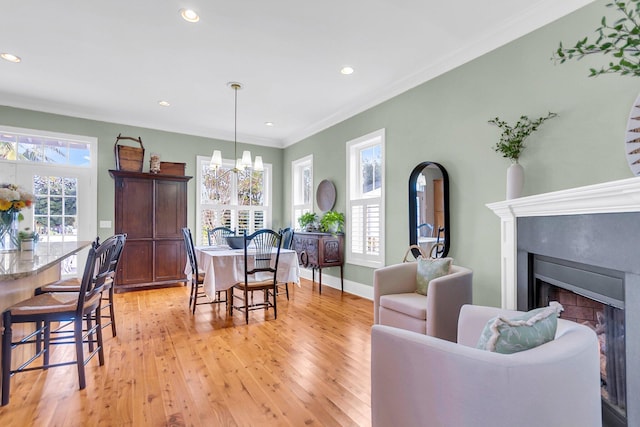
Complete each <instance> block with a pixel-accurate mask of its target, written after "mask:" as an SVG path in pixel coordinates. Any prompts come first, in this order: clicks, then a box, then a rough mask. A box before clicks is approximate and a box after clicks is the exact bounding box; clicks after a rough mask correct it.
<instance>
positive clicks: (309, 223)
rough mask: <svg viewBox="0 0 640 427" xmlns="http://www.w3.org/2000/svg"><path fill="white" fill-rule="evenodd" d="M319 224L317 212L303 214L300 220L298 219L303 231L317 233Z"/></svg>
mask: <svg viewBox="0 0 640 427" xmlns="http://www.w3.org/2000/svg"><path fill="white" fill-rule="evenodd" d="M317 222H318V215H316V214H315V212H306V213H303V214H302V215H301V216H300V218H298V224H299V225H300V229H301V230H302V231H315V230H316V228H317V225H316V224H317Z"/></svg>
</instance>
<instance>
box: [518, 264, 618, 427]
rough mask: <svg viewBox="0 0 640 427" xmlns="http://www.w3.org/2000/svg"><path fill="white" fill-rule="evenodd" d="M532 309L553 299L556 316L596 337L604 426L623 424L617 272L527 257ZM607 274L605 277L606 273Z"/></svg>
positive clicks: (547, 303)
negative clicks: (560, 309)
mask: <svg viewBox="0 0 640 427" xmlns="http://www.w3.org/2000/svg"><path fill="white" fill-rule="evenodd" d="M532 257H533V260H532V263H531V264H530V265H532V266H533V280H532V281H531V282H530V288H531V289H530V291H531V292H532V293H533V298H532V299H533V300H534V301H535V305H534V307H546V306H548V305H549V302H551V301H558V302H559V303H560V304H562V306H563V308H564V310H563V312H562V313H561V314H560V317H561V318H563V319H565V320H571V321H573V322H577V323H580V324H583V325H586V326H588V327H590V328H591V329H592V330H593V331H594V332H595V333H596V335H597V337H598V347H599V352H600V379H601V381H600V386H601V388H600V390H601V395H602V413H603V423H604V425H605V426H625V425H627V413H626V407H627V396H626V355H625V353H626V349H625V321H624V288H623V285H624V280H623V277H624V276H623V275H621V274H618V273H617V272H605V271H602V270H601V269H600V271H598V272H595V271H591V268H590V266H580V265H579V264H576V263H568V262H564V261H563V260H556V259H549V258H546V257H540V256H536V255H532ZM607 273H610V274H607Z"/></svg>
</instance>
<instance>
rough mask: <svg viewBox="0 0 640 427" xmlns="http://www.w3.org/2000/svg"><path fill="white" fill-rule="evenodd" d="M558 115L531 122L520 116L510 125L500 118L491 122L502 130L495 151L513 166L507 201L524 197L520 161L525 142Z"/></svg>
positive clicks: (508, 173)
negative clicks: (541, 126)
mask: <svg viewBox="0 0 640 427" xmlns="http://www.w3.org/2000/svg"><path fill="white" fill-rule="evenodd" d="M556 116H557V114H556V113H551V112H550V113H549V114H547V115H546V116H544V117H540V118H538V119H536V120H531V119H530V118H529V117H527V116H520V119H518V121H517V122H516V123H515V124H514V125H510V124H508V123H507V122H505V121H504V120H500V118H499V117H496V118H495V119H491V120H489V123H490V124H492V125H496V126H498V127H499V128H500V129H502V133H501V134H500V141H498V142H497V143H496V145H495V146H494V150H495V151H496V152H498V153H501V154H502V157H505V158H507V159H509V160H511V166H509V169H507V199H514V198H517V197H520V196H521V195H522V186H523V185H524V170H523V169H522V165H520V163H518V159H519V158H520V156H521V155H522V151H523V150H524V148H525V145H524V141H525V139H527V137H528V136H529V135H531V134H532V133H533V132H535V131H536V130H537V129H538V128H539V127H540V125H542V124H543V123H544V122H545V121H547V120H549V119H552V118H554V117H556Z"/></svg>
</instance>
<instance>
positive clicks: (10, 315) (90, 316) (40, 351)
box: [0, 239, 120, 406]
mask: <svg viewBox="0 0 640 427" xmlns="http://www.w3.org/2000/svg"><path fill="white" fill-rule="evenodd" d="M119 241H120V240H119V239H109V240H107V241H105V243H103V244H102V245H100V246H99V247H97V248H93V247H92V248H90V249H89V254H88V255H87V263H86V265H85V269H84V274H83V275H82V280H81V284H80V292H78V293H74V292H51V293H44V294H40V295H35V296H33V297H31V298H29V299H27V300H24V301H21V302H19V303H17V304H15V305H13V306H11V307H9V308H7V309H6V310H5V311H4V312H3V313H2V318H3V321H4V331H3V333H2V358H1V361H0V365H1V367H2V406H4V405H7V404H8V403H9V389H10V385H11V377H12V376H13V375H14V374H16V373H18V372H25V371H32V370H36V369H45V370H46V369H48V368H52V367H56V366H65V365H73V364H75V365H76V366H77V368H78V382H79V385H80V389H81V390H82V389H84V388H85V387H86V379H85V372H84V366H85V364H86V363H88V362H89V360H91V359H92V358H93V356H95V355H96V354H98V360H99V363H100V365H101V366H102V365H104V351H103V347H102V325H101V312H100V308H101V307H100V304H101V301H102V299H101V297H102V291H103V290H104V288H105V284H106V282H107V281H109V280H112V278H113V274H114V273H113V272H114V271H115V269H114V267H113V266H114V265H115V264H116V263H117V261H116V259H115V258H116V256H115V252H116V251H117V248H118V242H119ZM52 322H71V323H70V324H72V325H73V330H72V331H70V330H67V329H60V328H57V329H55V330H52V329H51V323H52ZM83 322H86V325H87V328H86V330H83ZM16 323H35V325H36V329H35V331H34V332H32V333H30V334H28V335H27V336H25V337H22V338H21V339H20V340H18V341H13V330H12V326H13V325H14V324H16ZM52 334H53V337H52ZM85 343H86V344H88V347H89V354H88V355H87V358H85V357H84V344H85ZM23 344H35V354H34V355H33V356H32V357H31V358H30V359H29V360H27V361H26V362H25V363H23V364H21V365H20V366H19V367H17V368H16V369H12V367H11V355H12V354H11V352H12V351H13V349H14V348H16V347H18V346H20V345H23ZM57 344H75V349H76V358H75V360H73V361H66V362H60V363H50V362H49V359H50V353H51V346H52V345H57ZM40 356H42V365H41V366H33V367H31V366H30V365H31V363H33V362H34V361H35V360H36V359H38V358H40Z"/></svg>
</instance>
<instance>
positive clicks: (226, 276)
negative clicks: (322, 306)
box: [185, 245, 300, 299]
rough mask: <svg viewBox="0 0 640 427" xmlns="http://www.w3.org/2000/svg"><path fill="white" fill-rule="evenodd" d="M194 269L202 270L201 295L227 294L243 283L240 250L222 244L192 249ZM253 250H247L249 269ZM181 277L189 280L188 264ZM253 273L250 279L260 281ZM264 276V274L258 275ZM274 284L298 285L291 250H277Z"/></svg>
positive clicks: (297, 267) (293, 253)
mask: <svg viewBox="0 0 640 427" xmlns="http://www.w3.org/2000/svg"><path fill="white" fill-rule="evenodd" d="M195 254H196V259H197V261H198V268H199V269H200V270H202V271H204V283H203V288H204V292H205V293H206V294H207V296H208V297H209V298H212V299H215V297H216V292H219V291H227V290H229V289H231V288H232V287H233V286H234V285H235V284H236V283H239V282H244V249H232V248H230V247H229V246H226V245H219V246H195ZM254 254H255V251H252V249H251V247H249V248H247V255H248V257H249V259H248V264H249V269H251V268H253V267H252V265H253V263H254V256H253V255H254ZM185 274H187V276H188V280H190V275H191V264H190V263H189V262H188V261H187V264H186V267H185ZM260 274H261V273H257V274H256V275H255V277H253V279H254V280H262V278H261V276H260ZM262 274H268V273H262ZM277 281H278V283H295V284H297V285H300V267H299V265H298V255H297V254H296V251H294V250H291V249H280V258H279V260H278V272H277Z"/></svg>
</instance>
